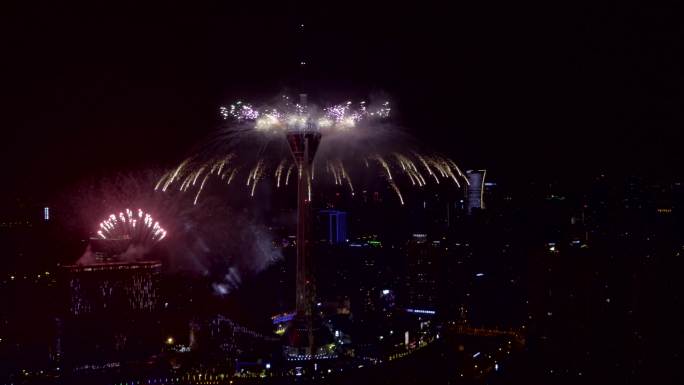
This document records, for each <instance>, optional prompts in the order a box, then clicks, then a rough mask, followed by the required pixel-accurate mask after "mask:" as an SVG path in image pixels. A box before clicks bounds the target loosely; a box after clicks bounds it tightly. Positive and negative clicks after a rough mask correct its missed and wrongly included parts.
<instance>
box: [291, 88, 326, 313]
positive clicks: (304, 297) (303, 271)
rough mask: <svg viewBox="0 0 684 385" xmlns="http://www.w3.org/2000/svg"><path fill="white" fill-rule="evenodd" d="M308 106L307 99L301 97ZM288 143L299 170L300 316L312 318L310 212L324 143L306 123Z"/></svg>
mask: <svg viewBox="0 0 684 385" xmlns="http://www.w3.org/2000/svg"><path fill="white" fill-rule="evenodd" d="M301 99H302V102H306V95H304V94H302V95H301ZM286 135H287V142H288V143H289V145H290V151H291V152H292V157H293V158H294V161H295V164H296V165H297V170H298V182H297V281H296V283H297V302H296V303H297V307H296V309H297V314H298V315H303V314H310V311H311V310H310V306H308V304H307V302H310V298H309V297H310V296H311V294H312V293H311V292H312V287H311V286H312V281H311V279H310V277H309V263H310V261H309V260H308V254H309V247H310V245H309V243H310V234H309V232H310V226H309V222H310V219H309V217H310V211H311V164H312V163H313V160H314V157H315V156H316V150H318V145H319V143H320V142H321V133H320V132H318V130H316V127H314V126H311V125H309V124H308V122H307V123H305V124H304V125H303V126H290V127H289V128H288V132H287V134H286Z"/></svg>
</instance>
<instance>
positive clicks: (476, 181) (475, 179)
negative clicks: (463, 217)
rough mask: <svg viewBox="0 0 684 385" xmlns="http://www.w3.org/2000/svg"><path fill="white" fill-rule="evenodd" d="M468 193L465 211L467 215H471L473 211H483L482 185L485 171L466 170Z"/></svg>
mask: <svg viewBox="0 0 684 385" xmlns="http://www.w3.org/2000/svg"><path fill="white" fill-rule="evenodd" d="M466 175H467V176H468V192H467V195H466V200H467V201H466V210H467V212H468V214H472V213H473V209H484V208H485V203H484V183H485V176H486V175H487V170H468V171H466Z"/></svg>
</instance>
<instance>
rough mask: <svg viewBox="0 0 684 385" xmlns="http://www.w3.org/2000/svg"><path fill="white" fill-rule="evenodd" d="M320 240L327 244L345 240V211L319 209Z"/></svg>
mask: <svg viewBox="0 0 684 385" xmlns="http://www.w3.org/2000/svg"><path fill="white" fill-rule="evenodd" d="M318 220H319V222H318V224H319V231H320V232H321V240H325V241H326V242H328V243H329V244H331V245H332V244H340V243H345V242H346V241H347V213H346V212H344V211H338V210H321V211H319V217H318Z"/></svg>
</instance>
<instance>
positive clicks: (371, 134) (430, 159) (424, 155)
mask: <svg viewBox="0 0 684 385" xmlns="http://www.w3.org/2000/svg"><path fill="white" fill-rule="evenodd" d="M219 112H220V114H221V116H222V117H223V118H224V119H225V120H226V121H227V125H226V127H225V128H224V129H222V130H221V131H219V132H218V133H217V134H216V135H215V137H214V138H212V139H211V140H209V141H208V143H207V144H206V145H205V147H204V148H203V149H202V150H201V151H199V152H197V153H196V154H195V155H194V156H192V157H190V158H189V159H186V160H184V161H183V162H181V163H180V164H179V165H178V166H177V167H176V168H174V169H172V170H170V171H169V172H167V173H166V174H164V175H162V177H161V178H160V179H159V180H158V181H157V183H156V185H155V191H162V192H165V191H167V189H168V188H169V187H171V186H174V185H176V186H178V190H179V191H181V192H185V191H188V190H191V189H192V190H195V189H197V191H196V192H195V194H194V196H195V199H194V200H193V203H194V204H197V203H198V198H199V197H200V193H201V192H202V190H203V189H204V188H205V184H212V180H213V179H215V180H217V181H223V180H226V179H227V182H226V184H228V185H229V184H230V183H231V181H232V180H233V179H234V178H236V177H240V178H245V179H242V180H244V181H245V183H244V185H243V186H245V187H246V188H247V193H248V194H249V196H250V197H254V196H255V195H256V194H257V187H258V186H261V185H262V183H261V182H262V181H266V180H269V181H271V182H272V183H266V182H264V183H263V184H264V185H269V186H274V188H276V189H282V188H283V187H287V186H289V185H290V183H289V182H290V178H291V176H292V175H291V174H292V172H293V170H294V168H295V167H296V164H295V162H294V160H293V159H292V157H291V155H290V153H289V146H288V143H287V139H286V133H288V132H292V131H298V130H302V131H318V132H320V133H321V135H322V139H321V142H320V146H319V148H318V151H317V155H316V160H315V164H318V165H322V166H321V170H322V172H323V174H324V175H316V174H315V167H314V165H312V166H311V168H310V172H308V173H306V174H307V175H302V170H300V169H298V170H297V177H299V178H302V177H305V178H307V179H308V181H307V186H308V187H307V189H308V194H309V197H311V194H312V190H313V189H314V188H315V186H317V185H319V184H326V183H327V184H331V185H334V186H344V187H345V188H346V189H348V191H349V193H350V194H351V195H354V186H355V185H359V181H358V180H359V179H361V177H362V174H368V173H369V171H370V173H371V174H372V175H371V178H372V177H373V176H375V178H376V179H377V177H378V176H380V178H379V179H380V180H384V181H385V182H386V185H387V187H388V188H389V190H391V191H393V192H394V193H395V195H396V196H397V199H398V201H399V203H400V204H402V205H403V204H404V197H403V195H402V193H401V190H400V186H402V185H405V186H411V187H413V188H417V189H420V188H424V187H425V186H427V185H428V184H429V183H434V184H440V183H442V182H443V181H447V182H449V183H452V184H454V185H455V186H457V187H460V186H461V182H463V181H465V182H466V183H467V178H466V177H465V176H464V174H463V173H462V172H461V170H460V168H459V167H458V166H457V165H456V163H455V162H454V161H453V160H451V159H449V158H446V157H444V156H441V155H439V154H434V153H430V152H424V151H420V150H419V149H418V148H417V147H416V146H413V145H410V144H407V141H405V140H402V136H401V132H400V131H399V130H397V129H396V128H393V127H392V126H390V125H389V124H387V123H385V122H384V121H385V120H386V119H387V118H388V117H389V115H390V112H391V108H390V106H389V103H388V102H382V103H380V104H379V105H377V106H371V105H368V104H367V103H366V102H361V103H357V104H354V103H352V102H345V103H342V104H336V105H331V106H328V107H323V108H319V107H316V106H313V105H308V104H307V105H302V104H298V103H295V102H293V101H292V100H291V99H290V98H289V97H287V96H283V97H282V98H281V99H280V100H279V101H277V102H276V103H275V104H274V105H272V106H265V107H261V108H256V107H254V106H252V105H251V104H248V103H244V102H236V103H234V104H231V105H229V106H227V107H221V108H220V109H219ZM363 166H365V167H363ZM240 170H242V173H241V172H240ZM319 173H321V171H319ZM239 174H240V175H242V176H240V175H239ZM325 174H327V175H325ZM355 180H357V181H356V182H355ZM198 181H199V182H200V183H197V182H198ZM314 181H315V183H314ZM293 185H294V186H296V184H293ZM197 186H199V187H197Z"/></svg>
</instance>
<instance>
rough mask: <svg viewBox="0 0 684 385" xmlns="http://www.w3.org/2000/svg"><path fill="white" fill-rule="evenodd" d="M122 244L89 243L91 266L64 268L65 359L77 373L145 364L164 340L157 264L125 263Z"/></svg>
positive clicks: (158, 265) (113, 241) (117, 241)
mask: <svg viewBox="0 0 684 385" xmlns="http://www.w3.org/2000/svg"><path fill="white" fill-rule="evenodd" d="M124 246H125V245H124V244H123V243H122V242H121V241H120V240H108V241H102V240H101V241H99V242H93V243H91V249H92V253H93V255H94V259H93V262H92V263H88V264H78V265H70V266H64V268H63V274H64V276H65V279H64V281H65V282H66V284H67V285H68V287H67V289H68V295H69V301H68V303H69V308H68V313H67V317H66V318H65V328H64V329H65V336H64V341H63V345H64V358H65V362H66V364H67V365H70V366H72V367H73V368H86V369H84V370H87V368H89V367H92V365H103V364H111V363H116V362H123V361H129V360H141V359H146V358H148V357H149V356H150V355H152V354H155V353H158V349H159V346H160V344H161V343H162V342H163V341H164V340H165V339H164V338H163V337H162V336H161V335H157V334H159V333H160V331H159V328H158V327H157V326H156V325H157V317H158V314H157V310H158V309H159V304H160V298H159V297H160V291H159V290H160V288H159V280H160V275H161V266H162V265H161V263H160V262H158V261H140V262H123V261H121V260H120V259H118V258H117V257H116V256H117V255H118V254H117V251H119V250H121V248H123V247H124Z"/></svg>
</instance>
